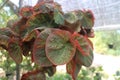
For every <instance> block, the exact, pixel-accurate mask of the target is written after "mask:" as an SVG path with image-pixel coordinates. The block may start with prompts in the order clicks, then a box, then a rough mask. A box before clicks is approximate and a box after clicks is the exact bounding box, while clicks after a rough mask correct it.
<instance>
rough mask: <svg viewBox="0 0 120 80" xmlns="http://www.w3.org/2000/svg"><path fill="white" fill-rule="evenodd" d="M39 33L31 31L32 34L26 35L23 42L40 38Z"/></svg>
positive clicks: (35, 30)
mask: <svg viewBox="0 0 120 80" xmlns="http://www.w3.org/2000/svg"><path fill="white" fill-rule="evenodd" d="M39 33H40V32H39V31H38V30H37V29H34V30H33V31H31V32H30V33H28V34H27V35H25V36H24V38H23V40H22V41H23V42H29V41H31V40H32V39H35V38H36V37H37V36H38V34H39Z"/></svg>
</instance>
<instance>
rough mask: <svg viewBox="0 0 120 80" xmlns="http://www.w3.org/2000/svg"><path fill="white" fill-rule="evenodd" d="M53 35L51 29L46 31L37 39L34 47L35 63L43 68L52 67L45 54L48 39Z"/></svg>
mask: <svg viewBox="0 0 120 80" xmlns="http://www.w3.org/2000/svg"><path fill="white" fill-rule="evenodd" d="M50 33H51V29H45V30H44V31H42V32H41V33H40V34H39V35H38V36H37V38H36V40H35V42H34V46H33V53H32V54H33V61H34V62H35V63H36V64H38V65H40V66H41V67H48V66H52V65H53V64H52V63H51V62H50V61H49V59H48V58H47V57H46V54H45V44H46V39H47V38H48V36H49V34H50Z"/></svg>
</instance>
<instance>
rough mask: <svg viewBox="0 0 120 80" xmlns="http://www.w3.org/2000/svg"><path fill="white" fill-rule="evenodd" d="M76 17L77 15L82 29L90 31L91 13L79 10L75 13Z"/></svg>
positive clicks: (91, 24)
mask: <svg viewBox="0 0 120 80" xmlns="http://www.w3.org/2000/svg"><path fill="white" fill-rule="evenodd" d="M76 15H77V17H78V19H79V20H80V22H81V25H82V27H84V28H86V29H87V28H88V29H91V28H92V27H93V25H94V19H93V18H94V16H93V14H92V13H91V11H86V10H84V11H81V10H79V11H77V12H76Z"/></svg>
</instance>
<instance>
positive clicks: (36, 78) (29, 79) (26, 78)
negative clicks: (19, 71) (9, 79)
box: [21, 70, 46, 80]
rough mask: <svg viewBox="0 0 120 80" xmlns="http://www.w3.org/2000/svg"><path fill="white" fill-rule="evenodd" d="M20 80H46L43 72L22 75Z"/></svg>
mask: <svg viewBox="0 0 120 80" xmlns="http://www.w3.org/2000/svg"><path fill="white" fill-rule="evenodd" d="M21 80H46V76H45V73H44V72H43V71H40V70H35V71H31V72H27V73H25V74H23V75H22V78H21Z"/></svg>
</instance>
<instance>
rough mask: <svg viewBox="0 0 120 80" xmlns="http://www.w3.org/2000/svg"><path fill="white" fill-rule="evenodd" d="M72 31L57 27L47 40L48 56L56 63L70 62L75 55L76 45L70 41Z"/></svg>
mask: <svg viewBox="0 0 120 80" xmlns="http://www.w3.org/2000/svg"><path fill="white" fill-rule="evenodd" d="M70 36H71V33H70V32H68V31H65V30H59V29H56V30H55V31H54V32H53V33H52V34H50V36H49V37H48V38H47V41H46V48H45V49H46V56H47V57H48V59H49V60H50V61H51V62H52V63H53V64H54V65H62V64H65V63H68V62H69V61H70V60H71V59H72V58H73V56H74V55H75V51H76V47H75V46H74V45H73V44H72V43H71V42H70Z"/></svg>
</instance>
